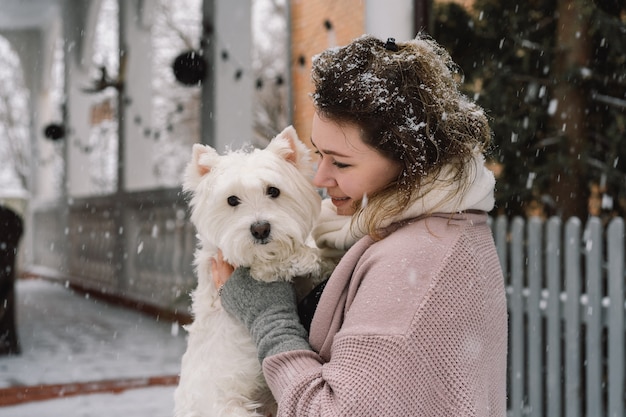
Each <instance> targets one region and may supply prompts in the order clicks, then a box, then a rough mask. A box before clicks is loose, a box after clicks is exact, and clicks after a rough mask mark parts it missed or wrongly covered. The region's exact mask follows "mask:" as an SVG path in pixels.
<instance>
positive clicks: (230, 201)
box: [226, 195, 241, 207]
mask: <svg viewBox="0 0 626 417" xmlns="http://www.w3.org/2000/svg"><path fill="white" fill-rule="evenodd" d="M226 201H227V202H228V205H229V206H232V207H235V206H238V205H239V203H241V200H239V197H237V196H236V195H231V196H230V197H228V198H227V199H226Z"/></svg>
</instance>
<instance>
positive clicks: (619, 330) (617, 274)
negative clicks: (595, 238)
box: [607, 218, 625, 417]
mask: <svg viewBox="0 0 626 417" xmlns="http://www.w3.org/2000/svg"><path fill="white" fill-rule="evenodd" d="M607 255H608V271H607V276H608V294H609V297H610V301H609V306H608V324H607V326H608V329H609V336H608V344H609V346H608V363H609V365H608V390H607V391H608V407H607V408H608V409H607V415H608V416H609V417H622V416H624V372H625V369H624V220H623V219H621V218H616V219H613V220H612V221H611V223H610V224H609V227H608V229H607Z"/></svg>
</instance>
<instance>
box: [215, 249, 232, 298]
mask: <svg viewBox="0 0 626 417" xmlns="http://www.w3.org/2000/svg"><path fill="white" fill-rule="evenodd" d="M234 270H235V267H234V266H233V265H231V264H229V263H228V262H226V261H225V260H224V257H223V255H222V251H221V250H219V249H218V251H217V256H216V257H215V258H211V275H212V276H213V284H215V288H216V289H217V290H218V292H219V290H220V289H221V288H222V286H223V285H224V284H226V281H228V279H229V278H230V276H231V275H232V274H233V271H234Z"/></svg>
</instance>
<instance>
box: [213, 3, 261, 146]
mask: <svg viewBox="0 0 626 417" xmlns="http://www.w3.org/2000/svg"><path fill="white" fill-rule="evenodd" d="M206 1H211V0H205V2H206ZM213 13H214V15H213V19H212V20H213V22H212V24H213V27H214V33H213V36H212V38H211V39H209V40H210V41H211V42H213V44H212V46H213V63H214V65H213V67H212V73H213V76H214V83H215V84H214V92H213V98H214V101H213V105H212V106H211V107H212V118H213V135H211V136H212V137H211V138H210V142H209V143H210V144H211V145H212V146H214V147H215V148H216V149H217V150H218V151H219V152H222V151H223V150H224V148H225V147H227V146H229V147H231V148H238V147H240V146H241V145H242V144H244V143H250V142H251V141H252V137H253V135H252V97H253V88H254V80H253V78H254V77H253V75H252V57H251V50H252V28H251V26H252V22H251V16H252V9H251V4H250V2H247V1H246V2H240V1H231V0H214V5H213ZM206 82H207V83H210V82H211V80H207V81H206ZM205 97H206V96H205ZM203 117H206V115H204V114H203ZM205 126H206V125H205ZM203 136H204V137H205V138H206V132H204V133H203Z"/></svg>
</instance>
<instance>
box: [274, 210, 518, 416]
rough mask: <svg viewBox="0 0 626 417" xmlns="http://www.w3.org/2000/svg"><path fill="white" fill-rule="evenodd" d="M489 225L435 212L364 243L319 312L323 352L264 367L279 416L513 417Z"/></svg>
mask: <svg viewBox="0 0 626 417" xmlns="http://www.w3.org/2000/svg"><path fill="white" fill-rule="evenodd" d="M486 219H487V216H486V215H485V214H470V213H463V214H457V215H454V216H452V215H450V214H443V215H434V216H431V217H428V218H426V219H421V220H414V221H410V222H407V223H405V224H403V225H402V226H401V227H400V228H398V229H397V230H395V231H394V232H392V233H391V234H390V235H388V236H387V237H386V238H384V239H382V240H380V241H378V242H374V241H373V240H372V239H371V238H369V237H364V238H362V239H361V240H359V241H358V242H357V243H356V244H355V245H354V246H353V247H352V248H351V249H350V250H349V251H348V252H347V253H346V254H345V256H344V257H343V259H342V260H341V262H340V264H339V265H338V266H337V268H336V269H335V271H334V273H333V275H332V276H331V278H330V280H329V282H328V284H327V286H326V288H325V290H324V293H323V295H322V298H321V300H320V303H319V305H318V308H317V310H316V313H315V317H314V319H313V323H312V326H311V334H310V340H309V341H310V344H311V346H312V347H313V349H314V350H315V352H312V351H291V352H284V353H280V354H277V355H274V356H270V357H268V358H266V359H265V361H264V362H263V369H264V374H265V377H266V379H267V382H268V384H269V385H270V388H271V389H272V392H273V393H274V396H275V397H276V399H277V400H278V403H279V412H278V415H279V416H307V417H313V416H358V417H365V416H376V417H384V416H389V417H404V416H425V417H426V416H427V417H437V416H441V417H444V416H445V417H451V416H454V417H456V416H459V417H460V416H479V417H488V416H489V417H491V416H498V417H503V416H505V414H506V375H505V372H506V352H507V310H506V298H505V292H504V282H503V277H502V272H501V269H500V264H499V261H498V257H497V254H496V251H495V246H494V243H493V238H492V234H491V231H490V229H489V227H488V225H487V224H486ZM316 352H317V353H316Z"/></svg>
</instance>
